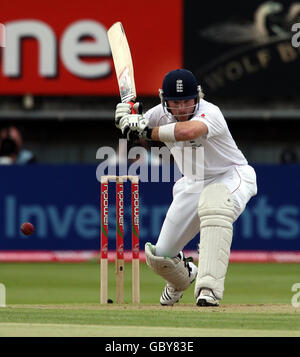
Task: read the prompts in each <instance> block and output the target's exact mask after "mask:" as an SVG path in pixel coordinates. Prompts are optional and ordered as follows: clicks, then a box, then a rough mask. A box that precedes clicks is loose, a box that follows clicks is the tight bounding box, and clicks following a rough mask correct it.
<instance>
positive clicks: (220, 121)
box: [191, 107, 227, 139]
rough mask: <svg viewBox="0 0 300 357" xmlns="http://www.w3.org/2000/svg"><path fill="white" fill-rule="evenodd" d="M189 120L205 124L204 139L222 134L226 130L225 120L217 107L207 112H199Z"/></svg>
mask: <svg viewBox="0 0 300 357" xmlns="http://www.w3.org/2000/svg"><path fill="white" fill-rule="evenodd" d="M191 120H198V121H201V122H202V123H204V124H206V126H207V128H208V133H207V135H206V136H205V138H206V139H209V138H212V137H214V136H218V135H221V134H223V133H224V132H225V131H226V128H227V124H226V121H225V118H224V116H223V114H222V112H221V110H220V109H219V108H218V107H216V108H214V109H213V110H209V111H205V110H204V111H199V112H198V113H197V114H196V116H195V117H194V118H192V119H191Z"/></svg>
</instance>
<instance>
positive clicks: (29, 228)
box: [21, 222, 34, 236]
mask: <svg viewBox="0 0 300 357" xmlns="http://www.w3.org/2000/svg"><path fill="white" fill-rule="evenodd" d="M21 231H22V233H23V234H25V236H30V235H31V234H32V233H33V232H34V226H33V224H31V223H29V222H26V223H23V224H22V226H21Z"/></svg>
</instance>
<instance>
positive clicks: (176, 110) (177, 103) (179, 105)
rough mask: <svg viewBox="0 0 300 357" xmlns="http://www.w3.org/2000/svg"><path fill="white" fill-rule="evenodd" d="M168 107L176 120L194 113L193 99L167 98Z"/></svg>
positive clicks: (182, 119)
mask: <svg viewBox="0 0 300 357" xmlns="http://www.w3.org/2000/svg"><path fill="white" fill-rule="evenodd" d="M168 108H169V109H170V110H171V113H172V114H173V115H174V117H175V119H176V120H178V121H186V120H188V119H189V118H190V116H191V115H192V114H193V113H194V110H195V99H188V100H168Z"/></svg>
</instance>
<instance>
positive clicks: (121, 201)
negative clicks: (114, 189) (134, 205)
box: [117, 191, 124, 227]
mask: <svg viewBox="0 0 300 357" xmlns="http://www.w3.org/2000/svg"><path fill="white" fill-rule="evenodd" d="M117 200H118V203H119V205H118V209H119V221H118V225H119V226H121V227H123V225H124V197H123V192H122V191H119V192H118V193H117Z"/></svg>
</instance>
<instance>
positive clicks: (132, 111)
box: [128, 102, 137, 114]
mask: <svg viewBox="0 0 300 357" xmlns="http://www.w3.org/2000/svg"><path fill="white" fill-rule="evenodd" d="M128 104H130V105H131V114H137V112H136V110H135V109H134V108H133V106H134V102H129V103H128Z"/></svg>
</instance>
